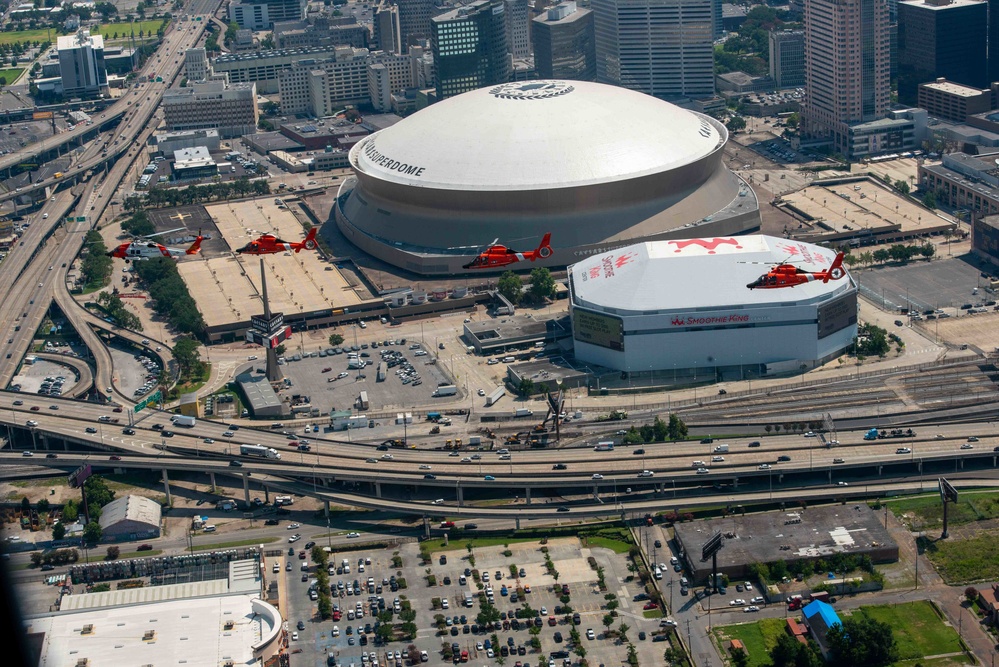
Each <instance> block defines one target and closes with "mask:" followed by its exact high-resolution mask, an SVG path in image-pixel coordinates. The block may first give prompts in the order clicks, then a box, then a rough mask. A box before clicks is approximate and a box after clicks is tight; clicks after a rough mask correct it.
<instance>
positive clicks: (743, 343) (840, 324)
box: [569, 236, 857, 378]
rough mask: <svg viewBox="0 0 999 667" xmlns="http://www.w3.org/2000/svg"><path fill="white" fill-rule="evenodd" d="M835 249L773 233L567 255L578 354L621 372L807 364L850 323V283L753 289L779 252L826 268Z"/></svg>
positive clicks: (853, 314)
mask: <svg viewBox="0 0 999 667" xmlns="http://www.w3.org/2000/svg"><path fill="white" fill-rule="evenodd" d="M835 257H836V253H835V252H834V251H832V250H829V249H828V248H822V247H819V246H816V245H812V244H810V243H801V242H799V241H792V240H788V239H782V238H776V237H773V236H739V237H713V238H696V239H674V240H670V241H655V242H646V243H639V244H636V245H631V246H628V247H625V248H621V249H619V250H615V251H612V252H608V253H604V254H601V255H596V256H593V257H588V258H586V259H584V260H583V261H581V262H578V263H576V264H574V265H573V266H571V267H569V290H570V295H569V298H570V309H571V312H572V327H573V339H574V344H575V351H576V358H577V360H579V361H582V362H586V363H591V364H598V365H600V366H605V367H607V368H613V369H617V370H621V371H627V372H643V371H669V370H672V371H673V372H674V373H677V372H683V373H684V374H685V375H689V374H690V371H691V370H693V372H694V374H695V377H697V374H698V373H700V374H701V377H704V378H711V377H717V378H722V377H726V376H728V377H745V373H746V372H747V370H749V371H751V373H752V376H753V377H757V376H758V375H759V374H768V373H783V372H792V371H797V370H799V369H800V368H801V366H802V365H805V366H806V367H807V368H812V367H814V366H815V365H817V364H819V363H822V362H825V361H827V360H829V359H831V358H833V357H835V356H837V355H838V354H839V353H841V352H842V351H843V350H845V349H846V348H847V347H849V346H850V345H851V343H852V342H853V339H854V337H855V336H856V335H857V284H856V283H855V282H854V280H853V278H852V277H851V276H850V274H849V273H848V272H845V271H844V272H843V277H841V278H839V279H832V280H829V281H828V282H822V281H821V280H814V281H812V282H806V283H804V284H800V285H796V286H794V287H778V288H774V289H760V288H757V289H749V284H750V283H753V282H755V281H756V279H757V278H759V277H760V276H761V275H763V274H766V273H767V272H769V271H770V270H771V269H772V268H773V267H775V266H776V265H778V264H781V263H787V264H793V265H794V266H795V267H796V268H798V269H799V270H801V271H805V272H809V273H813V272H819V271H824V270H828V269H829V268H830V267H831V266H832V264H833V261H834V260H835Z"/></svg>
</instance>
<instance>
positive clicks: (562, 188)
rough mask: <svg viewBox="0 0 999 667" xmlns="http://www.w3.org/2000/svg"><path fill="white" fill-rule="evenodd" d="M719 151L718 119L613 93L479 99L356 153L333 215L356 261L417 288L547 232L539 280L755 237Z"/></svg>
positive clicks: (377, 138)
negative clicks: (548, 273) (360, 258)
mask: <svg viewBox="0 0 999 667" xmlns="http://www.w3.org/2000/svg"><path fill="white" fill-rule="evenodd" d="M727 140H728V131H727V130H726V129H725V126H724V125H722V124H721V123H719V122H718V121H716V120H714V119H713V118H710V117H708V116H705V115H703V114H698V113H694V112H692V111H687V110H685V109H681V108H680V107H677V106H674V105H672V104H669V103H668V102H664V101H662V100H658V99H656V98H654V97H650V96H648V95H645V94H642V93H638V92H635V91H631V90H627V89H624V88H618V87H615V86H608V85H603V84H598V83H587V82H583V81H528V82H517V83H509V84H504V85H500V86H494V87H490V88H481V89H479V90H475V91H472V92H468V93H465V94H463V95H458V96H456V97H452V98H450V99H447V100H444V101H442V102H439V103H437V104H434V105H432V106H430V107H427V108H425V109H423V110H421V111H419V112H417V113H415V114H413V115H412V116H410V117H408V118H406V119H404V120H402V121H401V122H399V123H397V124H395V125H393V126H392V127H389V128H386V129H384V130H381V131H380V132H376V133H375V134H373V135H371V136H369V137H366V138H364V139H363V140H362V141H360V142H359V143H357V144H356V145H355V146H354V148H353V149H351V151H350V163H351V167H352V168H353V170H354V176H353V177H351V178H349V179H347V180H346V181H345V182H344V183H343V184H342V185H341V187H340V190H339V192H338V194H337V201H336V206H335V207H334V214H335V219H336V222H337V226H338V228H339V229H340V231H341V232H342V233H343V234H344V235H345V236H346V237H347V238H348V239H349V240H350V241H352V242H353V243H354V244H355V245H357V246H358V247H359V248H361V249H362V250H364V251H366V252H368V253H370V254H371V255H374V256H375V257H377V258H379V259H382V260H385V261H386V262H388V263H390V264H393V265H395V266H398V267H400V268H403V269H406V270H408V271H412V272H415V273H418V274H424V275H447V274H456V273H467V271H465V270H463V269H462V265H463V264H467V263H468V262H469V261H471V259H472V258H474V257H475V256H476V255H477V254H478V252H479V251H480V250H481V249H484V247H485V246H487V245H488V244H490V243H492V242H493V240H494V239H495V240H497V241H498V243H500V244H503V245H506V246H508V247H510V248H513V249H516V250H518V251H523V250H531V249H533V248H535V247H536V246H537V245H538V243H539V241H540V240H541V237H542V236H543V235H544V234H545V232H551V233H552V247H553V248H554V251H555V252H554V255H553V256H552V257H549V258H547V259H544V260H538V262H537V264H540V265H545V266H566V265H568V264H572V263H573V262H577V261H579V260H580V259H581V258H583V257H587V256H589V255H593V254H599V253H603V252H606V251H607V250H610V249H612V248H616V247H621V246H624V245H629V244H631V243H635V242H638V241H652V240H659V239H669V238H677V237H688V236H691V235H697V234H707V235H710V234H714V235H735V234H742V233H746V232H749V231H752V230H756V229H758V228H759V226H760V214H759V207H758V203H757V201H756V197H755V195H754V194H753V191H752V189H750V187H749V186H748V185H747V184H746V183H745V182H743V181H742V180H741V179H739V178H738V177H737V176H736V175H735V174H733V173H732V172H730V171H729V170H728V169H727V168H726V167H725V166H724V164H723V163H722V149H723V147H724V146H725V142H726V141H727ZM514 268H519V267H516V266H515V267H514ZM523 268H530V265H528V266H525V267H523ZM473 270H474V269H473Z"/></svg>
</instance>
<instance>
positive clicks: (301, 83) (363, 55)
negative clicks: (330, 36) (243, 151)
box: [278, 47, 413, 118]
mask: <svg viewBox="0 0 999 667" xmlns="http://www.w3.org/2000/svg"><path fill="white" fill-rule="evenodd" d="M411 61H412V58H411V57H410V56H408V55H400V54H389V53H383V52H381V51H377V52H375V53H370V52H369V51H368V50H367V49H352V48H350V47H340V48H338V49H337V50H336V54H335V55H334V57H332V58H327V59H324V60H307V61H302V62H301V63H300V64H299V65H296V66H295V67H292V68H290V69H288V70H286V71H284V72H282V73H281V75H280V77H279V78H278V90H279V91H280V93H281V112H282V113H285V114H308V115H310V116H314V117H317V118H322V117H324V116H329V115H331V114H333V113H334V112H335V111H338V110H340V109H342V108H343V107H344V106H346V105H354V106H356V105H359V104H372V105H374V106H375V108H376V109H378V110H379V111H385V110H389V109H391V105H392V102H391V96H392V94H393V93H397V92H399V91H402V90H405V89H407V88H411V87H412V86H413V67H412V62H411Z"/></svg>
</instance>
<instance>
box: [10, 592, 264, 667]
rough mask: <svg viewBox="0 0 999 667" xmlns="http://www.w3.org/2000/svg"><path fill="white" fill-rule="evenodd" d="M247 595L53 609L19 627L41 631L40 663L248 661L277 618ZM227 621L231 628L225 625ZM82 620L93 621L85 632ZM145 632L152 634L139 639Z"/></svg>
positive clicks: (209, 665) (192, 666)
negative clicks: (261, 611)
mask: <svg viewBox="0 0 999 667" xmlns="http://www.w3.org/2000/svg"><path fill="white" fill-rule="evenodd" d="M253 600H254V597H253V596H250V595H225V596H216V597H199V598H188V599H182V600H170V601H166V602H155V603H150V604H138V605H126V606H116V607H108V608H104V609H89V610H86V611H80V612H69V613H56V614H54V615H51V616H45V617H41V618H31V619H26V620H25V622H24V628H25V633H26V634H28V635H31V634H36V633H43V634H44V637H43V639H42V641H41V642H40V644H41V649H42V650H41V659H40V660H39V661H38V664H39V665H40V666H42V667H45V666H56V665H74V664H77V661H78V660H80V659H82V658H87V659H89V664H91V665H113V664H122V665H125V664H127V665H170V664H174V665H175V664H181V663H183V664H184V665H187V667H218V666H219V665H223V664H225V663H226V662H229V661H231V662H232V663H233V664H235V665H249V664H254V657H253V649H252V646H253V645H254V644H256V643H257V642H259V641H260V640H261V639H262V638H264V637H266V636H267V635H268V634H269V633H270V631H271V630H272V628H271V627H270V623H272V622H273V621H274V619H275V618H278V619H279V617H278V616H277V615H276V614H277V612H276V611H275V612H274V613H273V614H257V613H255V610H254V602H253ZM256 604H257V605H259V604H261V603H260V602H259V601H257V602H256ZM227 621H232V622H233V627H232V628H231V629H225V623H226V622H227ZM85 625H91V626H93V627H92V631H91V632H90V633H88V634H86V635H84V634H82V632H81V631H82V629H83V627H84V626H85ZM149 631H153V632H154V633H155V634H154V635H153V638H152V639H145V634H146V633H147V632H149Z"/></svg>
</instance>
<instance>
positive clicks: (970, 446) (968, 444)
mask: <svg viewBox="0 0 999 667" xmlns="http://www.w3.org/2000/svg"><path fill="white" fill-rule="evenodd" d="M974 448H975V446H974V445H972V444H971V443H968V442H966V443H964V444H963V445H961V449H974Z"/></svg>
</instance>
